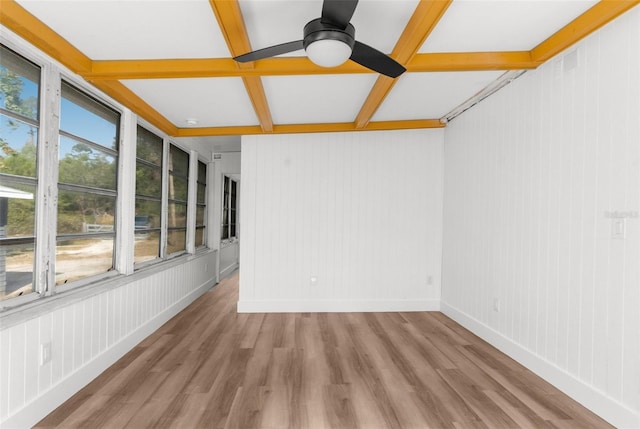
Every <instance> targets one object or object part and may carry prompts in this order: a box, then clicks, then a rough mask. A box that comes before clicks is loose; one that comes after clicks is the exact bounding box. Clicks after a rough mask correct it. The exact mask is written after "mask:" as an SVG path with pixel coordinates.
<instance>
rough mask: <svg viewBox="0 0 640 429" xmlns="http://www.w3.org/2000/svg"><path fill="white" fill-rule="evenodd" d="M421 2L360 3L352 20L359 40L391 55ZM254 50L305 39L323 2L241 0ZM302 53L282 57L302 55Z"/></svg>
mask: <svg viewBox="0 0 640 429" xmlns="http://www.w3.org/2000/svg"><path fill="white" fill-rule="evenodd" d="M417 5H418V0H361V1H360V2H359V3H358V6H357V7H356V11H355V13H354V15H353V18H352V19H351V23H352V24H353V26H354V27H355V29H356V40H358V41H360V42H362V43H365V44H367V45H369V46H372V47H374V48H376V49H377V50H379V51H381V52H384V53H390V52H391V51H392V50H393V48H394V47H395V44H396V42H397V40H398V38H399V37H400V35H401V34H402V31H403V30H404V27H405V25H407V22H408V21H409V19H410V18H411V15H412V14H413V12H414V10H415V8H416V6H417ZM240 9H241V10H242V15H243V17H244V22H245V26H246V27H247V33H248V34H249V40H250V41H251V47H252V49H254V50H255V49H262V48H266V47H269V46H273V45H279V44H281V43H286V42H291V41H295V40H302V37H303V28H304V26H305V24H306V23H307V22H309V21H311V20H312V19H316V18H319V17H320V14H321V13H322V1H321V0H304V1H296V0H286V1H274V0H241V1H240ZM303 55H304V52H303V51H302V50H300V51H296V52H291V53H289V54H285V55H282V56H303Z"/></svg>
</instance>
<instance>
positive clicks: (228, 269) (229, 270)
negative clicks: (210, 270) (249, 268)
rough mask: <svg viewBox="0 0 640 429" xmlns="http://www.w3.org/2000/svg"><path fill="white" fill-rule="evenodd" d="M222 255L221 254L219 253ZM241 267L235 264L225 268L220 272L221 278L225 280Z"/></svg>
mask: <svg viewBox="0 0 640 429" xmlns="http://www.w3.org/2000/svg"><path fill="white" fill-rule="evenodd" d="M218 253H220V252H218ZM239 267H240V264H238V263H237V262H236V263H233V264H231V265H229V266H228V267H224V268H222V269H221V270H220V274H219V275H220V278H225V277H227V276H228V275H229V274H231V273H232V272H233V271H235V270H237V269H238V268H239Z"/></svg>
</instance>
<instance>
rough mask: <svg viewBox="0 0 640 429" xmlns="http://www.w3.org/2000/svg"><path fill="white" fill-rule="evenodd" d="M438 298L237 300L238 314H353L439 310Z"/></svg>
mask: <svg viewBox="0 0 640 429" xmlns="http://www.w3.org/2000/svg"><path fill="white" fill-rule="evenodd" d="M439 310H440V301H438V300H428V299H424V300H415V299H411V300H410V299H407V300H404V299H394V300H366V299H362V300H335V299H331V300H256V301H238V313H354V312H376V313H381V312H405V311H439Z"/></svg>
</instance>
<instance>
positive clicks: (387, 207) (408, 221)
mask: <svg viewBox="0 0 640 429" xmlns="http://www.w3.org/2000/svg"><path fill="white" fill-rule="evenodd" d="M442 150H443V131H442V130H412V131H395V132H363V133H328V134H300V135H276V136H247V137H243V140H242V182H241V190H242V192H241V198H240V207H241V215H240V220H241V225H242V244H241V246H240V301H239V303H238V309H239V311H265V312H268V311H394V310H425V309H437V308H438V302H439V299H440V266H441V224H442V174H443V173H442ZM312 278H313V280H312Z"/></svg>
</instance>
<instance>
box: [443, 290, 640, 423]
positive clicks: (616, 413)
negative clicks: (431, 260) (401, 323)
mask: <svg viewBox="0 0 640 429" xmlns="http://www.w3.org/2000/svg"><path fill="white" fill-rule="evenodd" d="M440 305H441V311H442V313H444V314H445V315H447V316H448V317H450V318H451V319H453V320H455V321H456V322H458V323H459V324H460V325H462V326H464V327H465V328H467V329H469V330H470V331H471V332H473V333H474V334H476V335H477V336H479V337H480V338H482V339H483V340H485V341H486V342H488V343H490V344H491V345H493V346H494V347H496V348H497V349H499V350H500V351H501V352H503V353H505V354H507V355H509V356H510V357H511V358H513V359H515V360H516V361H518V362H519V363H521V364H522V365H524V366H525V367H527V369H529V370H531V371H532V372H534V373H535V374H537V375H538V376H540V377H542V378H543V379H545V380H546V381H548V382H549V383H551V384H553V385H554V386H555V387H557V388H558V389H560V390H561V391H563V392H564V393H566V394H567V395H569V396H570V397H571V398H573V399H575V400H576V401H577V402H579V403H581V404H582V405H583V406H584V407H586V408H588V409H589V410H591V411H593V412H594V413H595V414H597V415H599V416H600V417H602V418H603V419H605V420H606V421H608V422H609V423H611V424H612V425H614V426H616V427H617V428H621V429H622V428H628V429H632V428H633V429H637V428H640V413H638V412H636V411H634V410H632V409H630V408H628V407H627V406H625V405H624V404H621V403H620V402H618V401H616V400H615V399H613V398H611V397H609V396H607V395H606V394H605V393H603V392H601V391H599V390H598V389H596V388H594V387H593V386H591V385H589V384H587V383H585V382H584V381H582V380H580V379H578V378H576V377H575V376H574V375H572V374H570V373H568V372H566V371H565V370H563V369H562V368H560V367H558V366H556V365H554V364H553V363H551V362H549V361H547V360H545V359H543V358H541V357H540V356H538V355H536V354H534V353H532V352H531V351H530V350H527V349H525V348H524V347H522V346H521V345H519V344H518V343H515V342H514V341H512V340H511V339H509V338H507V337H505V336H504V335H502V334H501V333H500V332H498V331H496V330H494V329H493V328H491V327H489V326H487V325H485V324H483V323H482V322H480V321H478V320H477V319H475V318H473V317H470V316H468V315H467V314H465V313H464V312H462V311H460V310H458V309H456V308H454V307H452V306H450V305H448V304H447V303H445V302H441V304H440Z"/></svg>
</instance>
